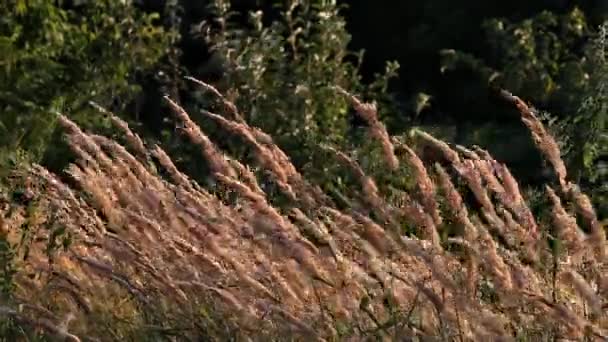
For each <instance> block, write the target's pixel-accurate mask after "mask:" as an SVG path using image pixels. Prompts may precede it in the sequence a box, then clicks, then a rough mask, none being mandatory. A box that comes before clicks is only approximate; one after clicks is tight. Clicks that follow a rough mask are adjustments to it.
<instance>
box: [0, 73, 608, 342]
mask: <svg viewBox="0 0 608 342" xmlns="http://www.w3.org/2000/svg"><path fill="white" fill-rule="evenodd" d="M195 81H196V80H195ZM196 82H197V83H199V84H200V85H202V86H203V87H204V89H207V90H211V91H212V93H214V94H215V95H216V96H219V97H220V100H221V101H223V102H224V104H225V107H226V108H228V109H230V111H231V115H230V116H231V118H228V117H224V116H221V115H218V114H214V113H210V112H206V113H204V114H205V115H206V116H207V117H209V118H211V119H213V120H214V121H215V122H216V123H217V124H218V125H219V126H220V127H221V129H223V130H225V132H226V136H227V137H234V138H235V139H239V140H240V141H242V142H243V143H244V144H246V145H247V146H248V147H249V148H250V149H251V151H252V153H253V154H254V155H255V164H254V165H245V164H243V163H241V162H240V161H239V160H235V159H233V158H231V157H230V156H228V155H227V154H226V153H225V152H224V151H221V150H220V149H219V148H218V147H217V145H216V144H214V142H213V141H211V139H210V138H209V137H208V136H207V135H206V134H205V132H204V130H203V129H201V128H200V127H198V126H197V125H196V124H195V123H194V122H193V121H192V120H191V119H190V117H189V115H188V113H187V112H186V111H185V110H184V109H183V108H181V107H180V106H179V104H178V103H176V102H174V101H172V100H171V99H169V98H167V99H166V100H167V102H168V103H169V105H170V107H171V108H172V110H173V112H174V114H175V120H176V122H177V123H178V124H179V126H180V127H182V131H183V133H184V134H185V136H186V137H187V138H188V139H189V141H190V142H191V143H192V144H194V145H197V146H199V147H200V152H201V155H202V156H203V157H204V159H205V161H206V163H208V165H209V169H210V170H211V171H212V177H213V179H214V181H215V182H216V183H217V188H215V189H213V190H210V189H206V188H204V187H203V186H201V185H199V184H197V183H196V182H194V181H193V180H192V179H191V178H190V177H188V175H186V174H184V173H182V172H181V171H180V170H179V169H178V168H177V167H176V166H175V165H174V163H173V161H172V160H171V157H170V156H169V155H167V153H165V152H164V151H163V149H162V148H161V147H159V146H146V145H145V144H144V143H143V142H142V141H141V140H140V139H139V138H138V137H137V135H136V134H135V133H133V132H132V131H131V130H130V129H129V127H128V126H127V125H126V124H125V123H124V122H122V121H120V120H119V119H118V118H113V122H114V123H115V125H116V126H117V128H119V129H121V130H122V131H123V132H124V136H125V138H126V139H125V140H126V141H127V145H126V146H122V145H120V144H119V143H117V142H115V141H112V140H110V139H108V138H106V137H103V136H99V135H95V134H92V133H87V132H83V131H82V130H81V129H80V128H79V127H78V126H77V125H75V124H74V123H73V122H71V121H70V120H68V119H67V118H66V117H65V116H60V117H59V121H60V122H61V125H62V127H63V129H64V131H65V135H66V139H67V142H68V143H69V145H70V147H71V149H72V151H73V152H74V154H75V155H76V157H77V159H76V160H77V161H76V162H75V163H74V164H72V165H70V166H69V168H68V169H67V170H66V175H67V176H68V177H59V176H57V175H54V174H52V173H50V172H48V171H47V170H45V169H44V168H42V167H40V166H36V165H34V166H32V167H31V168H30V169H28V170H27V172H25V173H24V174H21V177H22V178H26V179H29V182H28V183H27V184H26V187H27V192H28V194H29V196H28V200H29V201H30V202H29V203H30V204H29V205H28V206H27V207H15V208H13V209H11V210H9V209H8V208H7V209H6V210H4V211H5V212H4V215H3V217H4V219H3V220H2V232H3V234H4V236H5V238H6V240H8V241H9V242H10V243H11V246H12V247H13V250H15V251H16V253H17V255H16V256H15V258H14V261H13V262H12V264H11V265H13V266H14V267H13V268H14V270H15V271H14V272H12V273H10V274H11V277H10V279H9V280H10V283H11V284H13V285H14V287H12V288H11V290H10V291H7V293H8V294H7V295H6V296H5V300H4V304H3V305H2V306H1V307H0V314H1V315H3V316H5V317H6V318H7V320H5V322H6V323H7V324H6V326H5V327H4V329H5V331H11V332H12V334H14V335H13V336H17V337H19V336H25V335H28V334H29V335H30V336H31V334H34V333H35V332H38V333H41V334H42V333H43V334H47V335H49V336H50V335H54V336H59V337H62V338H64V339H66V340H71V341H80V340H83V341H84V340H125V339H127V340H129V339H130V340H143V339H152V340H157V339H167V340H201V339H211V340H215V339H217V340H225V339H228V338H245V339H252V340H343V339H348V340H360V339H366V338H372V337H373V338H381V339H384V340H408V339H412V338H438V339H441V340H455V341H473V340H513V339H515V338H517V339H521V340H534V341H537V340H547V341H548V340H555V339H575V340H580V339H583V338H586V339H589V340H604V339H606V338H607V336H608V332H607V329H608V321H607V320H606V316H605V314H604V310H605V307H606V303H607V301H606V300H607V299H608V297H607V295H608V281H607V280H608V279H607V278H606V275H605V269H606V265H607V264H606V252H605V248H606V236H605V232H604V228H603V227H602V226H601V225H600V223H599V222H598V220H597V218H596V215H595V213H594V210H593V208H592V207H591V205H590V202H589V199H588V197H587V196H586V195H585V194H583V193H581V192H580V191H579V190H578V188H577V186H576V185H575V184H572V183H571V182H569V181H568V175H567V172H566V169H565V167H564V164H563V162H562V160H561V157H560V152H559V149H558V148H557V144H556V143H555V141H554V140H553V138H552V137H551V136H550V135H549V134H548V133H547V132H546V131H545V129H544V128H543V125H542V124H541V122H540V121H539V120H538V118H537V117H536V116H535V114H534V112H533V111H532V110H531V109H530V108H529V107H528V106H527V105H526V104H525V103H524V102H523V101H521V100H520V99H519V98H517V97H515V96H512V95H510V94H507V93H504V94H503V95H504V97H505V98H506V99H507V100H508V101H510V102H511V103H513V105H514V106H515V107H516V108H517V109H518V110H519V112H520V113H521V117H522V120H523V122H524V123H525V125H526V126H527V127H528V129H529V130H530V132H531V135H532V137H533V139H534V141H535V143H536V145H537V146H538V149H539V150H540V151H541V152H542V153H543V155H544V156H545V157H546V160H547V161H548V167H551V168H552V169H553V170H554V171H555V174H556V182H555V184H547V186H546V200H547V203H548V205H549V206H550V217H549V218H550V219H549V220H545V219H544V218H543V217H535V216H534V215H533V213H532V210H531V209H530V207H529V205H528V203H527V201H526V199H525V198H524V196H523V195H522V190H521V189H520V187H519V186H518V183H517V181H516V180H515V179H514V177H513V176H512V174H511V173H510V172H509V170H508V168H507V167H506V166H505V165H503V164H501V163H500V162H498V161H496V160H494V159H493V158H492V157H491V156H490V155H489V153H487V152H486V151H484V150H481V149H478V148H477V149H472V150H469V149H466V148H463V147H452V146H450V145H448V144H446V143H444V142H442V141H440V140H437V139H435V138H434V137H432V136H430V135H428V134H426V133H422V132H419V133H418V134H417V136H416V140H417V144H423V145H425V146H426V147H427V148H430V149H433V150H434V151H436V153H437V154H439V155H441V156H443V158H442V159H443V160H444V161H445V162H444V163H442V164H441V165H440V164H435V165H429V164H428V163H427V161H426V160H425V159H424V158H422V156H419V155H418V154H417V153H416V150H417V149H416V148H414V147H411V146H408V145H407V144H405V143H403V142H402V141H399V140H398V139H395V138H394V137H390V136H389V135H388V133H387V132H386V129H385V128H384V126H383V125H382V123H381V122H380V121H379V120H378V119H377V116H376V112H375V108H374V106H372V105H369V104H365V103H362V102H361V101H359V100H358V99H357V98H356V97H354V96H353V95H351V94H349V93H348V92H346V91H345V90H343V89H338V93H339V94H341V96H347V97H348V98H349V99H350V100H351V102H352V104H353V105H354V107H355V109H356V110H358V111H359V113H360V115H361V116H362V118H363V119H364V120H366V121H368V123H369V129H370V136H371V137H373V138H376V139H378V140H379V142H380V146H381V150H382V153H383V156H384V160H385V163H386V164H385V168H386V170H387V171H386V172H387V173H389V172H394V171H395V170H397V169H399V168H407V169H408V170H409V171H410V174H411V175H412V177H415V180H416V182H415V184H416V186H415V188H414V189H413V191H409V192H408V191H405V189H398V188H393V189H392V191H391V193H390V196H389V194H387V193H386V191H384V190H381V188H382V189H384V187H379V186H378V184H376V180H374V179H373V178H372V177H371V176H368V175H367V174H366V172H365V171H364V170H363V168H362V167H361V166H360V165H359V163H358V162H357V160H356V159H355V158H354V157H353V156H351V154H350V153H349V152H348V151H338V150H336V149H334V148H332V147H326V150H328V151H330V152H331V153H332V154H333V156H334V157H335V160H336V163H340V164H342V165H344V166H346V167H348V168H349V170H351V172H352V174H353V176H354V177H355V179H356V180H357V182H358V186H357V187H356V188H353V189H350V190H351V191H350V192H349V195H348V198H347V199H346V203H350V206H347V207H346V208H345V207H344V205H338V204H336V203H335V198H333V197H332V196H330V195H329V194H325V193H323V191H322V190H321V188H320V187H318V186H316V185H315V184H311V182H309V181H308V180H307V179H306V178H305V177H304V176H303V175H302V174H300V173H299V171H298V170H297V169H296V168H295V167H294V166H293V165H292V164H291V162H290V160H289V157H288V156H287V155H286V154H285V153H284V152H283V151H282V150H281V149H280V148H279V147H278V146H277V145H276V144H274V143H273V141H272V138H271V137H270V136H268V135H266V134H265V133H263V132H261V131H260V130H258V129H256V128H255V127H251V126H249V125H248V124H247V123H246V122H245V121H244V120H242V119H241V115H239V113H238V110H237V108H236V107H235V106H234V105H233V104H232V103H229V102H228V101H227V100H226V99H225V98H223V97H222V96H221V94H220V93H219V92H217V91H216V90H215V89H213V88H212V87H211V86H209V85H206V84H204V83H202V82H200V81H196ZM339 94H337V96H338V95H339ZM259 170H262V171H264V172H265V174H268V175H270V180H269V181H270V182H271V183H273V184H274V185H276V186H277V188H278V189H279V191H280V192H281V194H282V195H284V196H285V198H286V202H285V203H282V204H281V205H278V204H273V201H272V200H271V198H270V197H269V195H268V194H267V192H266V191H267V190H265V189H267V188H268V187H267V186H266V184H265V183H264V182H267V180H266V181H264V182H262V181H261V180H260V179H259V176H260V172H258V171H259ZM465 190H466V191H470V192H471V193H472V194H473V195H474V200H465V199H463V198H464V197H463V191H465ZM409 228H412V229H409ZM412 232H413V233H412ZM26 245H27V247H28V248H22V247H23V246H26Z"/></svg>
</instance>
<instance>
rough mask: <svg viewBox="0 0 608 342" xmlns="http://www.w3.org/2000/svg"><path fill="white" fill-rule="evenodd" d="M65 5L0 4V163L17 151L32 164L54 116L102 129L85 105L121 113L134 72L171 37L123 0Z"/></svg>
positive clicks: (37, 1)
mask: <svg viewBox="0 0 608 342" xmlns="http://www.w3.org/2000/svg"><path fill="white" fill-rule="evenodd" d="M68 3H69V2H63V1H46V0H33V1H24V0H9V1H3V2H2V3H1V4H0V51H1V52H0V68H1V72H0V111H2V116H1V118H0V146H2V151H1V152H0V153H1V154H2V155H4V157H2V159H7V154H13V152H14V151H15V150H16V149H22V150H24V151H26V152H27V153H29V154H30V155H31V156H32V157H33V158H34V159H35V160H40V158H42V156H43V155H44V154H45V152H47V149H48V148H49V140H50V139H51V136H52V132H53V130H54V128H55V117H56V116H55V114H53V112H54V111H59V112H64V113H78V114H77V115H76V116H74V119H75V120H77V122H79V123H80V124H82V125H83V126H85V127H102V126H104V125H105V126H107V122H106V121H105V120H104V119H103V118H102V117H100V116H99V115H95V114H93V113H94V112H93V111H92V110H90V109H89V108H88V101H90V100H95V101H97V102H99V103H101V104H102V105H103V106H106V107H110V106H111V107H113V108H115V109H116V110H120V109H122V108H124V105H125V104H126V103H128V101H130V99H132V97H133V95H134V94H135V93H136V92H137V91H138V87H137V84H136V75H138V74H141V73H143V72H146V70H148V68H150V67H151V66H153V65H154V64H155V63H156V62H157V61H158V59H159V58H160V57H161V56H162V55H163V54H164V53H165V51H166V49H167V48H168V42H169V39H170V38H171V33H170V32H166V31H165V30H164V29H163V28H162V27H159V26H157V25H156V24H155V23H154V20H156V19H157V18H158V14H149V15H148V14H143V13H141V12H139V11H138V10H136V9H135V8H134V7H133V6H132V5H131V4H130V3H129V2H123V1H86V2H73V4H72V5H69V4H68ZM77 3H80V4H79V5H77ZM51 147H54V145H51ZM54 153H57V150H53V151H52V153H50V154H51V157H57V156H53V154H54ZM51 159H52V158H51Z"/></svg>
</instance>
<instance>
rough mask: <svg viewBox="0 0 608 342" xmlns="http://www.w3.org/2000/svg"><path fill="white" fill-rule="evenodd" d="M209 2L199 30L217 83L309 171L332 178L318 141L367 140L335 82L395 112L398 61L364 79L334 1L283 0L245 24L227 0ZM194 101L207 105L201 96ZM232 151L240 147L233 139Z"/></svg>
mask: <svg viewBox="0 0 608 342" xmlns="http://www.w3.org/2000/svg"><path fill="white" fill-rule="evenodd" d="M211 9H212V11H213V13H214V15H215V20H214V21H208V22H206V23H204V25H202V26H201V27H202V31H201V33H202V34H204V38H205V39H206V41H207V42H208V44H209V45H210V46H211V48H212V53H213V57H212V59H213V60H214V61H217V64H218V65H219V66H220V68H221V69H222V71H223V73H224V74H223V76H222V78H221V80H220V81H219V82H216V84H215V85H216V86H217V87H218V88H219V89H220V90H221V91H222V93H225V94H228V95H227V96H228V97H229V99H230V100H231V101H233V102H234V103H235V104H236V106H237V107H238V108H239V109H240V110H241V114H242V116H243V118H244V119H245V120H246V121H247V122H248V123H249V124H251V125H252V126H255V127H258V128H260V129H262V130H263V131H265V132H267V133H269V134H270V135H271V136H272V137H273V139H274V140H275V142H277V144H278V145H279V146H280V147H281V148H282V149H284V150H285V151H286V152H288V154H289V155H290V157H291V158H292V160H293V162H294V164H295V165H296V166H297V167H298V168H300V169H301V170H303V171H304V173H306V174H307V175H308V176H311V177H313V178H316V179H319V180H320V179H323V180H328V179H335V177H328V173H332V172H333V171H335V169H336V167H335V166H336V164H337V163H336V161H335V160H334V159H333V158H328V155H327V153H324V152H323V151H322V150H321V149H320V148H319V146H320V145H332V146H336V147H338V148H346V147H347V146H353V145H362V144H363V145H364V144H368V141H369V139H365V133H364V132H365V131H366V130H365V129H364V127H362V126H360V127H358V126H357V125H352V122H353V121H354V120H353V118H355V117H356V115H355V113H354V111H353V109H352V106H351V104H350V103H349V102H348V99H346V98H345V97H344V96H343V95H340V94H339V93H338V92H337V91H336V87H337V86H339V87H342V88H344V89H346V90H348V91H349V92H352V93H354V94H357V95H359V96H361V98H362V99H367V98H374V99H375V100H377V101H378V108H379V117H380V118H381V119H383V120H390V119H391V118H397V117H398V115H396V113H395V112H394V108H395V107H394V101H393V99H392V98H391V96H390V95H389V94H388V92H387V88H388V82H389V81H390V79H391V78H393V77H394V76H396V73H397V69H398V67H399V66H398V64H397V63H388V64H387V66H386V72H385V73H384V74H382V75H377V77H376V80H375V81H374V82H372V83H371V84H364V83H363V82H362V80H361V77H360V73H359V71H360V62H361V58H362V53H359V54H356V53H351V52H349V49H348V44H349V42H350V35H349V33H348V32H347V30H346V28H345V25H346V23H345V20H344V18H343V17H342V16H341V14H340V10H341V7H340V6H338V5H337V4H336V2H335V1H326V0H315V1H306V2H301V1H287V2H285V3H284V4H283V5H281V6H277V8H276V12H277V15H276V16H274V17H273V20H267V19H268V18H267V14H266V13H263V12H262V11H254V12H251V13H249V14H248V15H249V16H248V24H247V25H243V24H242V18H238V17H237V13H236V12H233V11H232V10H231V6H230V2H229V1H224V0H217V1H214V3H213V6H212V7H211ZM239 20H240V21H241V22H239ZM195 102H196V104H195V107H203V108H208V106H207V105H208V104H209V99H208V98H206V97H204V96H202V95H201V96H197V100H196V101H195ZM218 110H219V109H218ZM222 140H225V139H222ZM349 149H350V148H349ZM231 150H232V151H233V152H235V153H236V154H237V155H239V156H242V155H243V154H244V153H245V151H242V150H239V147H238V146H236V144H233V146H232V148H231ZM368 164H369V165H373V164H374V162H370V163H368ZM376 164H377V161H376ZM336 172H338V171H336ZM332 174H333V173H332Z"/></svg>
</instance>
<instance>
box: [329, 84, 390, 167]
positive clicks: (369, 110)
mask: <svg viewBox="0 0 608 342" xmlns="http://www.w3.org/2000/svg"><path fill="white" fill-rule="evenodd" d="M336 90H337V91H338V93H340V94H342V95H344V96H345V97H346V98H347V99H348V100H349V101H350V103H351V104H352V105H353V106H354V107H355V111H356V112H357V113H358V114H359V116H361V118H363V120H365V121H366V122H367V124H368V125H369V131H370V134H371V136H372V137H374V138H376V139H378V141H379V142H380V144H381V146H382V150H383V152H384V160H385V161H386V164H387V165H388V167H389V169H390V170H393V171H394V170H397V169H398V168H399V159H397V156H396V155H395V146H394V145H393V143H392V141H391V138H390V136H389V134H388V132H387V131H386V127H385V126H384V124H382V122H380V120H378V110H377V109H376V105H375V104H372V103H363V102H361V101H360V100H359V99H358V98H357V97H356V96H354V95H352V94H350V93H349V92H347V91H346V90H344V89H342V88H341V87H336Z"/></svg>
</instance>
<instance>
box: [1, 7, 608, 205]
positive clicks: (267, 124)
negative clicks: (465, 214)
mask: <svg viewBox="0 0 608 342" xmlns="http://www.w3.org/2000/svg"><path fill="white" fill-rule="evenodd" d="M607 16H608V5H607V3H606V2H605V1H600V0H595V1H582V0H581V1H567V0H543V1H533V2H532V1H523V0H514V1H507V2H498V3H496V2H488V1H481V0H458V1H444V0H424V1H423V0H416V1H397V0H391V1H389V0H377V1H338V3H336V2H335V1H330V0H310V1H270V0H257V1H253V0H250V1H246V0H234V1H231V2H228V1H225V0H213V1H194V0H134V1H132V2H130V1H124V2H123V1H86V0H72V1H61V0H58V1H44V0H32V1H25V0H9V1H4V2H2V4H0V46H1V48H0V68H1V69H2V70H1V71H2V73H0V110H2V117H1V118H0V130H1V131H2V133H1V135H0V141H1V145H2V149H1V153H2V157H1V158H0V162H1V163H3V165H9V166H10V165H12V164H15V163H16V162H17V161H18V160H22V159H29V160H34V161H38V162H42V163H44V164H45V165H46V166H47V167H50V168H51V169H55V170H60V169H61V168H62V167H63V166H65V164H66V162H68V161H69V156H68V155H67V154H66V153H65V152H64V151H65V150H66V149H65V146H62V143H61V139H60V135H58V133H57V132H56V131H55V128H54V127H55V126H54V114H53V113H54V112H57V111H58V112H63V113H66V114H68V115H70V116H71V117H72V118H73V119H74V120H76V121H77V122H78V123H79V124H80V125H82V126H83V127H85V128H95V129H98V130H99V129H103V130H104V132H106V133H108V134H112V130H111V127H110V126H109V125H108V122H107V120H106V119H105V118H104V116H103V115H100V114H99V113H97V112H96V111H95V110H94V109H92V108H91V107H90V106H88V104H87V103H88V101H91V100H93V101H96V102H97V103H99V104H101V105H102V106H104V107H106V108H108V109H110V110H112V111H114V112H116V113H117V114H119V115H121V116H122V117H123V118H125V119H127V120H128V121H129V122H130V123H131V124H132V125H133V126H134V127H136V130H137V131H138V132H139V133H141V134H142V135H143V136H144V137H145V138H146V139H147V140H150V141H152V142H155V143H161V144H162V145H163V146H164V147H165V148H167V149H168V150H170V151H171V152H172V153H173V155H175V157H176V159H177V160H178V163H180V165H181V166H182V167H184V168H186V169H189V170H190V172H191V173H193V174H198V175H200V177H204V176H203V174H204V173H205V172H204V169H205V168H204V163H203V162H202V161H201V160H200V157H197V154H196V153H195V151H187V149H185V148H184V147H183V144H180V143H179V141H180V139H182V138H181V137H180V136H179V134H176V131H175V129H174V127H173V124H172V121H171V120H169V118H170V114H169V113H170V111H168V110H167V107H166V104H165V103H164V102H163V100H162V96H163V95H169V96H171V97H172V98H174V99H176V100H178V101H179V102H180V103H182V104H183V105H184V106H185V107H186V108H187V109H188V110H190V112H191V114H193V116H194V119H195V120H197V121H199V122H202V123H204V124H205V125H206V127H214V126H213V122H210V121H208V120H207V121H205V118H204V116H203V115H198V114H197V113H198V112H199V111H200V110H202V109H208V108H212V109H214V110H215V109H216V110H221V108H218V107H217V106H215V107H213V106H214V105H217V104H216V103H214V101H213V99H211V98H209V97H208V96H206V95H204V94H202V92H201V91H200V89H197V88H196V87H195V86H194V85H193V84H190V83H188V82H187V81H185V80H184V78H183V76H194V77H197V78H199V79H202V80H204V81H206V82H210V83H211V84H213V85H215V86H217V87H218V88H219V89H220V90H221V91H222V92H224V93H226V94H227V96H229V98H230V99H232V100H234V101H235V102H236V103H237V104H238V105H239V107H240V108H241V110H242V111H243V113H245V116H246V118H247V119H248V121H250V122H251V123H252V124H254V125H256V126H259V127H260V128H262V129H264V130H266V131H268V132H269V133H271V134H272V135H273V137H274V138H275V139H276V140H277V142H278V143H279V144H280V145H281V146H282V147H283V148H284V149H286V150H287V151H288V152H290V155H291V156H292V157H293V158H294V162H295V163H296V165H297V166H298V167H300V168H301V169H303V170H308V172H310V173H311V174H317V175H318V176H319V177H322V176H325V175H326V174H327V172H330V171H331V169H332V167H333V164H335V163H334V161H331V160H328V159H327V158H325V156H324V155H323V154H322V153H320V152H319V151H317V150H318V144H319V143H327V144H332V145H338V146H354V145H356V146H358V147H359V148H367V147H365V146H364V145H365V142H366V139H364V135H362V134H361V131H362V130H361V129H360V128H361V127H360V126H361V125H362V122H361V121H360V120H358V119H357V117H356V116H355V115H354V114H353V112H352V109H350V108H349V106H348V105H347V103H346V102H345V101H344V99H343V98H342V97H340V96H339V95H337V94H336V93H335V91H334V90H333V88H332V87H333V86H334V85H339V86H342V87H344V88H345V89H348V90H350V91H352V92H354V93H356V94H359V95H362V97H363V98H364V99H366V100H376V101H378V104H379V108H380V116H381V119H382V120H383V121H384V122H385V123H386V124H387V126H388V129H389V131H390V132H391V134H393V135H397V136H400V135H403V136H406V133H407V132H408V131H409V130H410V129H412V128H416V127H421V128H423V129H425V130H427V131H430V132H431V133H433V134H436V135H438V136H439V137H441V138H443V139H445V140H447V141H450V142H453V143H458V144H463V145H472V144H478V145H481V146H484V147H487V148H488V149H489V150H490V152H492V154H493V155H495V156H496V157H497V158H499V159H500V160H501V161H503V162H506V163H507V164H508V165H509V166H510V167H511V168H512V169H513V170H514V171H515V173H516V175H517V176H518V177H519V179H520V180H521V181H522V182H523V183H525V184H529V185H532V186H533V185H534V184H536V183H538V182H540V181H542V180H545V179H546V178H548V177H551V175H547V174H544V173H543V172H542V170H543V167H542V164H541V161H540V158H539V156H538V154H537V153H536V152H535V150H534V149H533V148H532V144H531V142H530V140H529V138H528V135H527V133H526V131H525V129H524V128H523V127H522V125H521V123H520V122H519V118H518V116H517V114H516V113H514V112H513V109H512V108H510V107H509V106H507V105H506V104H505V103H504V102H503V101H502V100H501V99H500V98H499V97H498V96H497V90H498V89H500V88H505V89H508V90H509V91H511V92H513V93H515V94H517V95H519V96H521V97H522V98H523V99H525V100H526V101H529V102H530V103H532V104H533V105H534V106H535V107H536V108H538V109H539V110H540V111H541V113H540V114H542V115H543V117H544V118H545V120H546V121H547V123H548V124H549V126H550V127H551V129H552V130H553V131H554V133H556V134H557V135H558V136H559V137H560V140H561V142H562V143H563V145H564V146H563V147H564V150H565V151H567V152H568V155H567V156H566V157H567V160H568V162H569V163H570V165H569V166H570V168H571V170H572V172H573V173H572V175H573V176H574V177H575V178H577V180H578V181H579V182H581V183H582V184H584V185H586V186H588V187H589V188H590V189H603V184H604V181H603V160H604V159H605V155H604V148H603V146H604V145H605V144H604V140H603V139H604V134H605V129H604V121H605V115H606V113H605V110H604V103H605V91H604V84H605V75H606V71H605V61H604V59H603V58H604V50H605V45H604V43H603V40H602V39H603V38H602V32H601V30H600V29H599V27H600V25H601V24H602V23H603V22H604V20H606V19H607ZM361 50H364V54H363V55H361V54H359V53H358V52H359V51H361ZM252 84H255V86H254V87H251V85H252ZM210 106H211V107H210ZM548 113H550V114H548ZM211 132H212V133H211V135H212V136H213V135H214V133H213V132H214V131H213V130H211ZM222 134H224V133H221V132H219V131H218V132H217V134H216V136H214V138H220V140H223V141H228V142H227V144H228V145H230V144H232V145H233V146H228V147H230V148H231V149H232V151H233V153H235V154H240V155H242V156H246V155H247V151H243V150H240V149H239V147H238V146H237V145H238V143H231V142H230V141H231V140H226V139H222V138H224V137H223V136H222ZM370 148H371V147H370ZM311 155H315V156H317V157H310V156H311ZM367 163H368V164H369V168H374V160H369V161H367ZM201 165H202V166H201ZM376 167H377V166H376ZM4 169H6V168H4ZM599 191H600V193H601V192H602V191H603V190H599ZM600 197H602V195H601V194H598V198H600Z"/></svg>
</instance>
